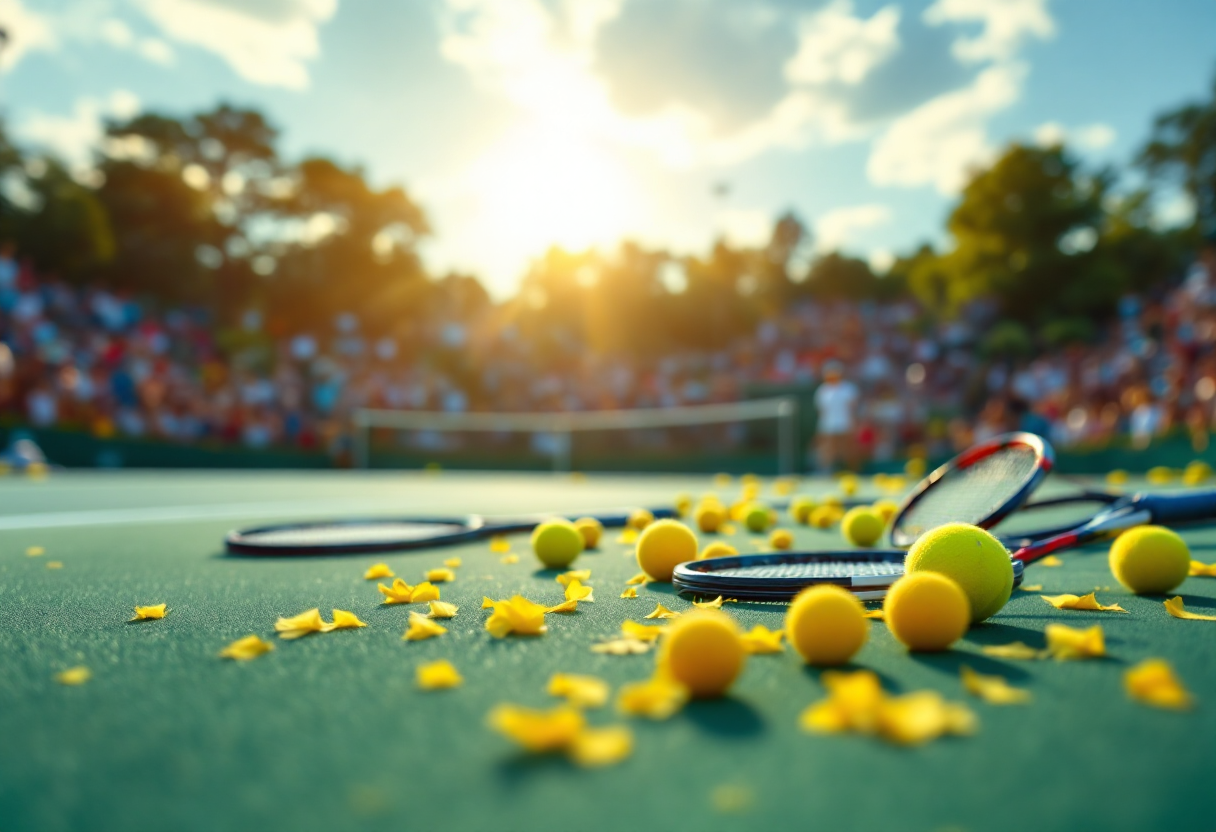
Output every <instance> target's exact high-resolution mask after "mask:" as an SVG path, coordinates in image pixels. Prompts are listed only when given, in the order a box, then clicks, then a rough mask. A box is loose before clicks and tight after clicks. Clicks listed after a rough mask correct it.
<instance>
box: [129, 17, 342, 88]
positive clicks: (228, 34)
mask: <svg viewBox="0 0 1216 832" xmlns="http://www.w3.org/2000/svg"><path fill="white" fill-rule="evenodd" d="M135 2H136V3H137V5H138V6H139V7H140V8H141V9H142V10H143V12H144V13H145V14H146V15H147V16H148V18H149V19H150V20H151V21H152V22H153V23H154V24H156V26H157V27H159V28H160V30H161V31H162V32H163V33H164V35H165V36H166V37H167V38H169V39H170V40H173V41H176V42H178V43H183V44H189V45H191V46H197V47H200V48H202V49H206V50H208V51H210V52H214V53H215V54H217V55H219V56H220V57H221V58H223V59H224V60H225V61H226V62H227V63H228V65H229V66H231V67H232V68H233V70H235V71H236V73H237V74H238V75H240V76H241V77H242V78H244V79H245V80H247V81H252V82H253V83H255V84H264V85H266V86H278V87H287V88H289V89H304V88H306V87H307V86H308V80H309V79H308V62H309V61H311V60H312V59H313V58H316V57H317V55H318V54H319V52H320V45H319V43H318V37H317V30H318V29H319V27H320V26H321V25H322V24H323V23H325V22H326V21H327V20H329V19H330V18H331V17H333V15H334V12H335V11H336V10H337V6H338V0H275V1H274V2H266V0H260V2H252V0H246V2H242V3H238V2H216V0H135ZM158 43H163V42H160V41H155V42H153V43H152V44H148V43H147V42H146V41H145V42H144V43H143V44H142V46H141V54H144V56H145V57H148V58H149V59H150V60H158V61H159V62H162V63H163V62H165V60H166V59H168V60H171V59H172V56H171V54H170V53H169V52H166V49H167V45H165V46H163V47H162V46H160V45H157V44H158Z"/></svg>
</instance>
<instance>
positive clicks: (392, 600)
mask: <svg viewBox="0 0 1216 832" xmlns="http://www.w3.org/2000/svg"><path fill="white" fill-rule="evenodd" d="M376 589H378V590H380V594H381V595H383V596H384V603H385V604H408V603H410V601H411V600H413V598H414V588H413V587H412V586H410V585H409V584H407V583H406V582H405V581H403V580H401V579H400V578H398V579H397V580H395V581H393V585H392V586H385V585H384V584H376Z"/></svg>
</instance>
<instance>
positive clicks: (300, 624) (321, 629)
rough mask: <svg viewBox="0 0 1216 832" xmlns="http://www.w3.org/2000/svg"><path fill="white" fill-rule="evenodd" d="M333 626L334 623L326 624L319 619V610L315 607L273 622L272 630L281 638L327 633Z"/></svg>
mask: <svg viewBox="0 0 1216 832" xmlns="http://www.w3.org/2000/svg"><path fill="white" fill-rule="evenodd" d="M333 628H334V625H332V624H326V623H325V622H324V621H323V620H322V619H321V611H320V610H319V609H317V608H316V607H313V608H312V609H311V610H305V611H304V612H302V613H300V614H299V615H293V616H291V617H290V618H279V620H278V621H276V622H274V630H275V632H276V633H278V634H279V638H281V639H292V638H300V637H301V636H306V635H308V634H309V633H328V632H329V631H330V630H332V629H333Z"/></svg>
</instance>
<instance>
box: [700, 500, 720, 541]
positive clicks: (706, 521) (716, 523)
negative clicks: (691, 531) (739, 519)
mask: <svg viewBox="0 0 1216 832" xmlns="http://www.w3.org/2000/svg"><path fill="white" fill-rule="evenodd" d="M693 520H694V521H695V522H696V524H697V528H698V529H700V530H701V531H703V532H705V533H706V534H711V533H713V532H716V531H717V530H718V529H720V528H721V527H722V524H723V523H724V522H726V509H725V508H723V507H722V504H721V503H709V502H705V501H702V502H701V504H700V505H698V506H697V510H696V512H694V513H693Z"/></svg>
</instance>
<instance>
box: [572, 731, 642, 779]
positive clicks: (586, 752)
mask: <svg viewBox="0 0 1216 832" xmlns="http://www.w3.org/2000/svg"><path fill="white" fill-rule="evenodd" d="M632 753H633V732H632V731H630V730H629V729H628V728H626V727H625V726H624V725H609V726H608V727H606V728H588V729H586V730H583V731H580V732H579V733H578V734H576V735H575V737H574V740H573V741H572V742H571V743H570V759H571V760H572V761H574V763H575V764H576V765H580V766H583V767H584V768H593V767H597V766H610V765H613V764H614V763H619V762H620V761H621V760H624V759H625V758H626V757H628V756H629V755H630V754H632Z"/></svg>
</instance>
